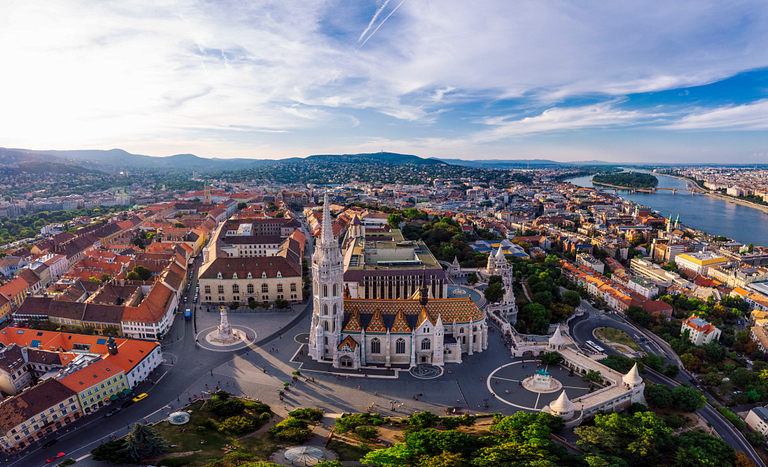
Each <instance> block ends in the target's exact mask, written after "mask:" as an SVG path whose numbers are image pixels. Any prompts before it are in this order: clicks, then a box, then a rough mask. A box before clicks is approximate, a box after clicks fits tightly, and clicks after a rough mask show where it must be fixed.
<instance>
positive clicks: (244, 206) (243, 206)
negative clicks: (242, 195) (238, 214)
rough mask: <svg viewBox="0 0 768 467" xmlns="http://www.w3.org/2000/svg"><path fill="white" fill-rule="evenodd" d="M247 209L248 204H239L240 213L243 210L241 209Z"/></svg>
mask: <svg viewBox="0 0 768 467" xmlns="http://www.w3.org/2000/svg"><path fill="white" fill-rule="evenodd" d="M247 207H248V204H247V203H243V202H240V203H237V210H238V211H239V210H241V209H245V208H247Z"/></svg>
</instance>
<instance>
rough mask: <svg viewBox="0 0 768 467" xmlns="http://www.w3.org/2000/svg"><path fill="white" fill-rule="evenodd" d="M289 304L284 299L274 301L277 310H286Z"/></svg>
mask: <svg viewBox="0 0 768 467" xmlns="http://www.w3.org/2000/svg"><path fill="white" fill-rule="evenodd" d="M289 306H290V304H289V303H288V300H286V299H284V298H278V299H276V300H275V308H277V309H285V308H288V307H289Z"/></svg>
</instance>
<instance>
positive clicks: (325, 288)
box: [323, 284, 328, 297]
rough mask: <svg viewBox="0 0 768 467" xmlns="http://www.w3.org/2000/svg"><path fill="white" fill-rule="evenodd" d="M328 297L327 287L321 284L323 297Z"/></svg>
mask: <svg viewBox="0 0 768 467" xmlns="http://www.w3.org/2000/svg"><path fill="white" fill-rule="evenodd" d="M327 296H328V286H327V285H325V284H323V297H327Z"/></svg>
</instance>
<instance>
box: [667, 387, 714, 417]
mask: <svg viewBox="0 0 768 467" xmlns="http://www.w3.org/2000/svg"><path fill="white" fill-rule="evenodd" d="M672 399H673V400H674V407H675V408H676V409H680V410H682V411H683V412H696V411H697V410H699V409H701V408H702V407H704V405H705V404H706V403H707V399H706V398H705V397H704V394H702V393H701V391H699V390H698V389H695V388H690V387H687V386H678V387H676V388H675V389H673V390H672Z"/></svg>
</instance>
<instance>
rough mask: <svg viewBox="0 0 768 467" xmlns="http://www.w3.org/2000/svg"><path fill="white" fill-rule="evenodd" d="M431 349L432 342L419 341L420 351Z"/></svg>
mask: <svg viewBox="0 0 768 467" xmlns="http://www.w3.org/2000/svg"><path fill="white" fill-rule="evenodd" d="M431 348H432V341H431V340H429V339H423V340H422V341H421V350H429V349H431Z"/></svg>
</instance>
